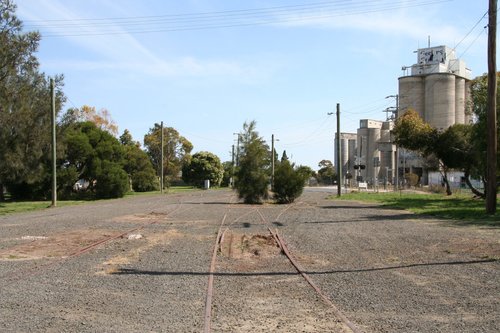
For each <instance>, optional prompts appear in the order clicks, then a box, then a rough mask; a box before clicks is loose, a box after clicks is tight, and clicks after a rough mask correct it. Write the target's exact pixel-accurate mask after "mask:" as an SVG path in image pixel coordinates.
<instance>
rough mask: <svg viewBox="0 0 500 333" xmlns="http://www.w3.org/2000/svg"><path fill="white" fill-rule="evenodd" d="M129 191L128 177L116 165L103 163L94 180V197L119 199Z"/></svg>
mask: <svg viewBox="0 0 500 333" xmlns="http://www.w3.org/2000/svg"><path fill="white" fill-rule="evenodd" d="M128 189H129V182H128V175H127V173H126V172H125V171H124V170H123V169H122V168H121V166H120V165H119V164H118V163H113V162H109V161H103V164H102V170H101V172H100V173H99V175H98V176H97V179H96V197H97V198H99V199H104V198H121V197H123V196H124V195H125V193H126V192H127V191H128Z"/></svg>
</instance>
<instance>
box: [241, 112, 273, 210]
mask: <svg viewBox="0 0 500 333" xmlns="http://www.w3.org/2000/svg"><path fill="white" fill-rule="evenodd" d="M240 143H241V146H240V156H239V166H238V169H237V172H236V183H235V187H236V190H237V191H238V196H239V198H240V199H243V201H244V202H245V203H248V204H253V203H260V202H261V201H262V200H263V199H267V197H268V192H267V190H268V186H269V178H270V177H269V165H270V158H269V155H270V154H269V147H268V146H267V145H266V144H265V141H264V139H262V138H261V137H259V134H258V132H257V131H256V130H255V121H252V122H251V123H249V124H248V123H245V124H244V125H243V133H242V134H241V135H240Z"/></svg>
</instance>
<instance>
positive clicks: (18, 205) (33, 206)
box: [0, 186, 197, 216]
mask: <svg viewBox="0 0 500 333" xmlns="http://www.w3.org/2000/svg"><path fill="white" fill-rule="evenodd" d="M196 190H197V189H196V188H193V187H192V186H173V187H170V188H169V189H168V190H165V194H174V193H182V192H189V191H196ZM157 194H160V191H153V192H130V193H127V194H126V195H125V197H129V196H139V195H157ZM104 200H107V199H104ZM94 201H98V200H58V201H57V206H58V207H64V206H71V205H79V204H84V203H88V202H94ZM51 204H52V202H51V201H11V200H8V201H5V202H0V216H1V215H7V214H14V213H22V212H29V211H34V210H41V209H46V208H49V207H50V206H51Z"/></svg>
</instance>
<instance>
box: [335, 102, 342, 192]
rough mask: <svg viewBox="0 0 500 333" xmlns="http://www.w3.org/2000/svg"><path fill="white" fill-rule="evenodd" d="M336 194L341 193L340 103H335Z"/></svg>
mask: <svg viewBox="0 0 500 333" xmlns="http://www.w3.org/2000/svg"><path fill="white" fill-rule="evenodd" d="M335 163H336V164H337V196H338V197H340V196H341V195H342V145H341V142H340V104H339V103H337V161H335Z"/></svg>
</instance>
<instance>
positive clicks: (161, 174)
mask: <svg viewBox="0 0 500 333" xmlns="http://www.w3.org/2000/svg"><path fill="white" fill-rule="evenodd" d="M160 129H161V144H160V147H161V163H160V164H161V173H160V192H161V194H163V121H162V122H161V125H160Z"/></svg>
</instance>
